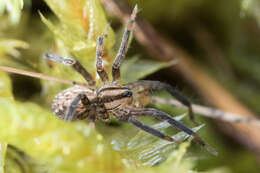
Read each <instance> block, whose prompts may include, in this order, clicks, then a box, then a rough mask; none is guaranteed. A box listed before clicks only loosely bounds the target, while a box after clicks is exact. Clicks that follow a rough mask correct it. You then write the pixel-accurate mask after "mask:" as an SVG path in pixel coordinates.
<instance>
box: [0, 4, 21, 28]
mask: <svg viewBox="0 0 260 173" xmlns="http://www.w3.org/2000/svg"><path fill="white" fill-rule="evenodd" d="M22 8H23V0H8V1H5V0H1V1H0V15H2V14H3V13H4V12H5V10H6V11H7V12H8V13H9V20H10V22H11V23H12V24H17V23H18V22H19V21H20V17H21V10H22Z"/></svg>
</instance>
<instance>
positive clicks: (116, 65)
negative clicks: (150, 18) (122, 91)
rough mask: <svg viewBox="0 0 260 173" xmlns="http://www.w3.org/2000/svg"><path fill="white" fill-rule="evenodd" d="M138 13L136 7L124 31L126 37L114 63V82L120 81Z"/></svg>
mask: <svg viewBox="0 0 260 173" xmlns="http://www.w3.org/2000/svg"><path fill="white" fill-rule="evenodd" d="M137 11H138V8H137V5H136V6H135V8H134V10H133V12H132V14H131V16H130V20H129V21H128V22H127V25H126V29H125V31H124V35H123V38H122V42H121V45H120V48H119V51H118V53H117V56H116V59H115V61H114V64H113V67H112V76H113V81H118V80H119V79H120V65H121V62H122V60H123V58H124V57H125V55H126V52H127V49H128V41H129V37H130V34H131V31H132V30H133V26H134V22H135V17H136V14H137Z"/></svg>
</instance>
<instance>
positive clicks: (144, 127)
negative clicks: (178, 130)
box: [128, 117, 180, 144]
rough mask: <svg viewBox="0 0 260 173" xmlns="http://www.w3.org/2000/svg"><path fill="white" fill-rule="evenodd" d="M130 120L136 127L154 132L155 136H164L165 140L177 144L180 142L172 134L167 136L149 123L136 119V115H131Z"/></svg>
mask: <svg viewBox="0 0 260 173" xmlns="http://www.w3.org/2000/svg"><path fill="white" fill-rule="evenodd" d="M128 121H129V122H130V123H132V124H133V125H135V126H136V127H138V128H140V129H142V130H143V131H146V132H147V133H150V134H152V135H153V136H157V137H159V138H162V139H164V140H167V141H170V142H175V143H176V144H180V142H178V141H176V140H174V139H173V138H172V137H170V136H166V135H165V134H163V133H162V132H160V131H158V130H156V129H154V128H151V127H149V126H147V125H144V124H143V123H142V122H141V121H138V120H136V119H135V118H134V117H129V119H128Z"/></svg>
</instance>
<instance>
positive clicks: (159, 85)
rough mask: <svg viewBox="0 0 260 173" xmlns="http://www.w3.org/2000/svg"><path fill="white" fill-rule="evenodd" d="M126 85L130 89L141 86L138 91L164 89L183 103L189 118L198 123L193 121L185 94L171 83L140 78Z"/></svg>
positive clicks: (192, 114)
mask: <svg viewBox="0 0 260 173" xmlns="http://www.w3.org/2000/svg"><path fill="white" fill-rule="evenodd" d="M126 86H127V87H129V88H131V89H132V90H136V89H138V88H139V90H140V88H141V91H139V92H144V91H147V90H148V91H150V92H151V91H152V90H166V91H167V92H168V93H170V94H171V95H172V96H173V97H174V98H175V99H177V100H178V101H179V102H181V103H182V104H183V105H185V106H187V107H188V110H189V117H190V120H191V121H192V122H193V123H194V124H198V123H197V122H196V121H195V118H194V113H193V110H192V106H191V103H190V101H189V100H188V99H187V98H186V97H185V96H183V95H182V94H180V92H179V91H177V90H175V89H174V88H173V87H172V86H171V85H169V84H167V83H163V82H160V81H149V80H140V81H136V82H133V83H129V84H126Z"/></svg>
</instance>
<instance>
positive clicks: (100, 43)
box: [96, 33, 108, 83]
mask: <svg viewBox="0 0 260 173" xmlns="http://www.w3.org/2000/svg"><path fill="white" fill-rule="evenodd" d="M105 35H106V33H104V34H103V35H102V36H100V37H98V39H97V48H96V68H97V73H98V75H99V77H100V78H101V80H102V82H103V83H106V82H107V81H108V75H107V73H106V71H105V70H104V66H103V62H102V55H103V44H104V37H105Z"/></svg>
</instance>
